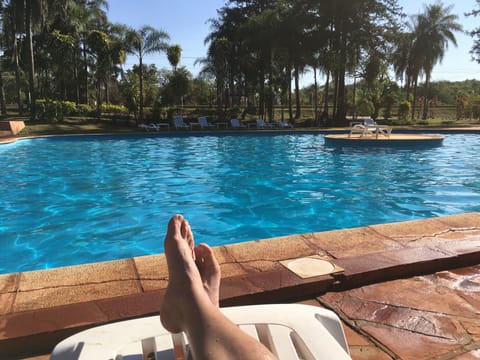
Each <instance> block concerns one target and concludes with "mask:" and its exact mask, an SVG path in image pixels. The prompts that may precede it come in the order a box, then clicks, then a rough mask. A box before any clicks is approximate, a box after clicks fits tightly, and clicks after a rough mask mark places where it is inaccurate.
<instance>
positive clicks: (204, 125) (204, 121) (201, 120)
mask: <svg viewBox="0 0 480 360" xmlns="http://www.w3.org/2000/svg"><path fill="white" fill-rule="evenodd" d="M197 120H198V123H199V124H200V128H202V129H204V128H207V129H208V128H212V127H215V125H213V124H210V123H209V122H208V120H207V118H206V117H205V116H199V117H198V119H197Z"/></svg>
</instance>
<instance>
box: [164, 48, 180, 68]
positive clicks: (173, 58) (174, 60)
mask: <svg viewBox="0 0 480 360" xmlns="http://www.w3.org/2000/svg"><path fill="white" fill-rule="evenodd" d="M181 57H182V48H181V47H180V45H172V46H170V47H169V48H168V49H167V59H168V62H169V63H170V65H172V67H173V70H174V71H177V66H178V63H179V62H180V58H181Z"/></svg>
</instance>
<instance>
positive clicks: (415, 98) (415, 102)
mask: <svg viewBox="0 0 480 360" xmlns="http://www.w3.org/2000/svg"><path fill="white" fill-rule="evenodd" d="M417 85H418V76H416V77H415V79H414V81H413V100H412V121H415V108H416V105H417Z"/></svg>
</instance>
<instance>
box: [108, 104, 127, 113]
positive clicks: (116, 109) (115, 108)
mask: <svg viewBox="0 0 480 360" xmlns="http://www.w3.org/2000/svg"><path fill="white" fill-rule="evenodd" d="M102 113H106V114H114V115H119V114H127V113H128V110H127V108H126V107H125V106H123V105H115V104H102Z"/></svg>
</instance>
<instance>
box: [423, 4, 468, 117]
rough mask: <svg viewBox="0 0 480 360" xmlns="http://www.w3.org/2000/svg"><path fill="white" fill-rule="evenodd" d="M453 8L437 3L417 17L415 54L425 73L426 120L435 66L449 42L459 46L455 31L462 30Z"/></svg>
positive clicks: (429, 6) (427, 7)
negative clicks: (428, 96) (428, 97)
mask: <svg viewBox="0 0 480 360" xmlns="http://www.w3.org/2000/svg"><path fill="white" fill-rule="evenodd" d="M452 8H453V5H450V6H447V7H444V6H443V4H442V3H436V4H432V5H428V6H426V7H425V9H424V12H423V13H422V14H418V15H417V17H416V28H415V32H414V33H415V45H414V48H415V50H414V56H415V57H417V59H418V60H419V61H420V64H421V68H422V70H423V72H424V73H425V89H426V92H425V97H424V104H423V105H424V107H423V119H424V120H426V119H427V115H428V99H427V93H428V89H429V87H430V80H431V75H432V70H433V67H434V66H435V64H437V63H438V62H441V61H442V59H443V56H444V55H445V50H446V49H448V43H449V42H451V43H452V44H454V45H455V46H457V40H456V38H455V35H454V32H455V31H462V26H461V25H460V24H459V23H458V22H457V19H458V16H457V15H454V14H451V11H452Z"/></svg>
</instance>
